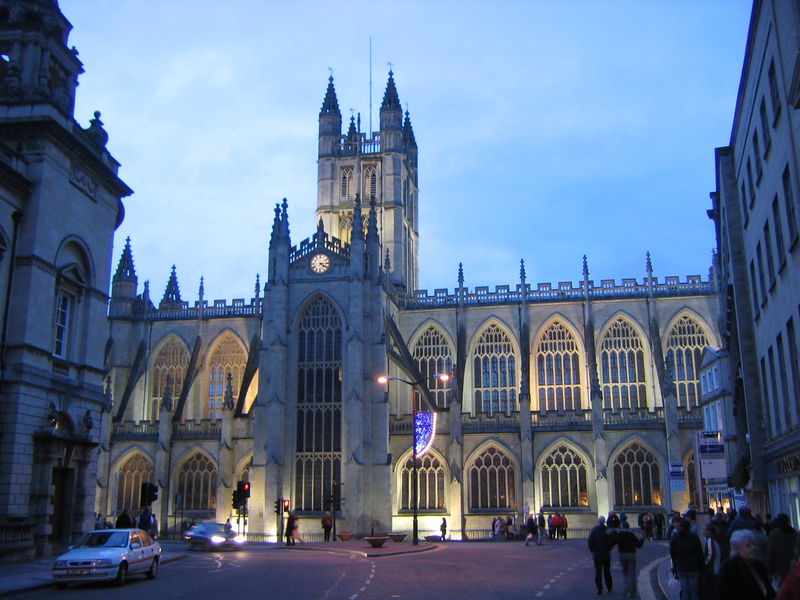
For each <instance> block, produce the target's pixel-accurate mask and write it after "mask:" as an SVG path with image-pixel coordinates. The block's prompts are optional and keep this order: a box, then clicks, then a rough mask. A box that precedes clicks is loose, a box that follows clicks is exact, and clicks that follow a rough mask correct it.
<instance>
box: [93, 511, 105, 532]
mask: <svg viewBox="0 0 800 600" xmlns="http://www.w3.org/2000/svg"><path fill="white" fill-rule="evenodd" d="M105 526H106V521H105V519H103V515H101V514H100V513H97V514H96V516H95V518H94V528H95V529H105Z"/></svg>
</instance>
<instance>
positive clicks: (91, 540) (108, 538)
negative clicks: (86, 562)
mask: <svg viewBox="0 0 800 600" xmlns="http://www.w3.org/2000/svg"><path fill="white" fill-rule="evenodd" d="M127 545H128V532H127V531H93V532H91V533H87V534H86V535H84V536H83V537H81V538H80V539H79V540H78V541H77V542H75V545H74V546H73V547H74V548H101V547H102V548H124V547H125V546H127Z"/></svg>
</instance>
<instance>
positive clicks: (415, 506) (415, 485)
mask: <svg viewBox="0 0 800 600" xmlns="http://www.w3.org/2000/svg"><path fill="white" fill-rule="evenodd" d="M430 379H438V380H439V381H448V380H449V379H450V375H448V374H447V373H436V374H435V375H431V376H430V377H423V378H422V379H419V380H417V381H408V380H406V379H402V378H400V377H390V376H389V375H381V376H380V377H378V383H381V384H386V383H389V381H392V380H394V381H402V382H403V383H405V384H407V385H410V386H411V415H412V423H411V460H412V461H413V462H412V471H411V473H412V475H411V511H412V515H413V518H412V524H413V525H412V533H411V543H412V544H413V545H414V546H417V545H419V472H418V465H417V458H418V450H417V439H418V435H417V414H419V411H418V409H417V395H416V391H417V386H418V385H420V384H422V383H425V382H426V381H428V380H430ZM432 408H433V409H434V410H435V407H432ZM434 426H435V420H434ZM434 433H435V429H434ZM432 441H433V437H432V436H431V438H430V439H429V440H428V446H429V445H430V443H431V442H432ZM427 449H428V448H427V447H426V448H425V450H424V451H423V452H422V454H424V453H425V452H426V451H427Z"/></svg>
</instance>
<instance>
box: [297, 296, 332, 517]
mask: <svg viewBox="0 0 800 600" xmlns="http://www.w3.org/2000/svg"><path fill="white" fill-rule="evenodd" d="M297 335H298V360H297V438H296V440H297V453H296V455H295V502H296V506H297V508H298V509H299V510H315V511H319V510H327V508H328V506H327V504H326V503H327V500H326V499H328V498H330V496H331V494H332V493H333V491H334V490H335V489H336V488H335V487H334V486H335V484H338V483H341V463H342V454H341V450H342V448H341V435H342V384H341V381H340V374H341V368H342V326H341V320H340V319H339V315H338V313H337V312H336V309H335V308H334V306H333V305H332V304H331V303H330V302H328V301H327V300H325V299H324V298H322V297H318V298H316V299H315V300H314V301H313V302H312V303H311V304H310V306H309V307H308V308H307V309H306V310H305V312H304V313H303V315H302V317H301V318H300V323H299V331H298V334H297Z"/></svg>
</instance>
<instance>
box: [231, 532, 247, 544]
mask: <svg viewBox="0 0 800 600" xmlns="http://www.w3.org/2000/svg"><path fill="white" fill-rule="evenodd" d="M233 541H234V542H236V543H237V544H244V542H245V537H244V536H243V535H241V534H239V535H236V536H234V537H233Z"/></svg>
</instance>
